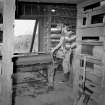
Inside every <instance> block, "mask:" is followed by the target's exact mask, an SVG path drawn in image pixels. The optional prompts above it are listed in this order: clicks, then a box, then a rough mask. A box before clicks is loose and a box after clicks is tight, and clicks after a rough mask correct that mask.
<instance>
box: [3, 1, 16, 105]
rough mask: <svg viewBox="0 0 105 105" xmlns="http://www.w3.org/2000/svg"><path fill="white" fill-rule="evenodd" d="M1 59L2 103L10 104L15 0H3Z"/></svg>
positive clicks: (4, 104)
mask: <svg viewBox="0 0 105 105" xmlns="http://www.w3.org/2000/svg"><path fill="white" fill-rule="evenodd" d="M3 4H4V5H3V49H2V54H3V59H2V77H3V84H2V97H3V98H2V99H3V100H2V101H3V102H1V103H3V105H12V101H11V100H12V79H11V75H12V73H13V63H12V61H11V59H12V56H13V48H14V42H13V41H14V19H15V0H3Z"/></svg>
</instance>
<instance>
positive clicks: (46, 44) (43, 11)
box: [16, 2, 76, 52]
mask: <svg viewBox="0 0 105 105" xmlns="http://www.w3.org/2000/svg"><path fill="white" fill-rule="evenodd" d="M16 8H17V9H16V18H18V19H19V18H23V19H38V20H39V51H41V52H48V51H49V50H50V49H51V41H50V31H51V24H67V25H69V26H70V28H71V30H72V31H74V32H76V5H75V4H60V3H58V4H54V3H53V4H51V3H28V2H17V7H16ZM52 9H55V10H56V11H55V12H51V10H52Z"/></svg>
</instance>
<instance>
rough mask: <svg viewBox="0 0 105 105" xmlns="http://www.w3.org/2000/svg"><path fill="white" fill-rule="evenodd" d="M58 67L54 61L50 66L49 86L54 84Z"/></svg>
mask: <svg viewBox="0 0 105 105" xmlns="http://www.w3.org/2000/svg"><path fill="white" fill-rule="evenodd" d="M56 67H57V65H55V64H54V63H52V64H51V65H49V67H48V86H49V87H53V86H54V73H55V69H56Z"/></svg>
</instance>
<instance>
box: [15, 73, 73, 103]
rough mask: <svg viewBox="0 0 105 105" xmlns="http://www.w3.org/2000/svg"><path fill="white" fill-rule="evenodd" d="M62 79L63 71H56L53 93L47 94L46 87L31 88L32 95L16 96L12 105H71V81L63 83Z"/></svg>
mask: <svg viewBox="0 0 105 105" xmlns="http://www.w3.org/2000/svg"><path fill="white" fill-rule="evenodd" d="M62 79H63V71H58V72H57V73H56V76H55V88H54V90H53V91H49V92H48V91H47V86H43V88H41V89H40V88H39V89H35V88H32V89H30V90H31V93H32V94H29V93H27V94H22V95H17V96H16V97H15V102H14V105H73V89H72V83H71V81H69V82H68V83H63V82H61V81H62ZM38 90H40V91H38ZM36 91H37V94H36Z"/></svg>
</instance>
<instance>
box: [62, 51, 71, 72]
mask: <svg viewBox="0 0 105 105" xmlns="http://www.w3.org/2000/svg"><path fill="white" fill-rule="evenodd" d="M70 55H71V51H66V53H65V57H64V59H63V62H62V66H63V71H64V74H66V73H68V72H70V67H71V63H70Z"/></svg>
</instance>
